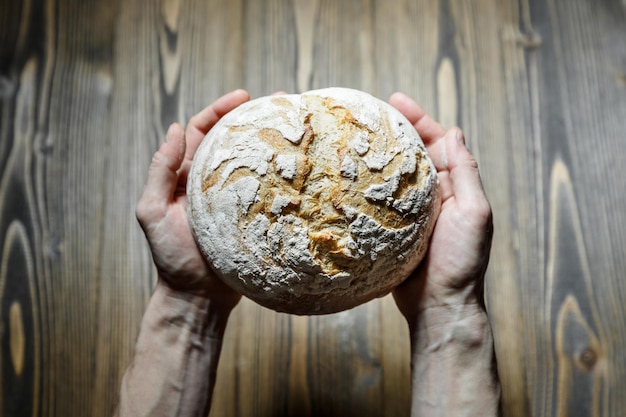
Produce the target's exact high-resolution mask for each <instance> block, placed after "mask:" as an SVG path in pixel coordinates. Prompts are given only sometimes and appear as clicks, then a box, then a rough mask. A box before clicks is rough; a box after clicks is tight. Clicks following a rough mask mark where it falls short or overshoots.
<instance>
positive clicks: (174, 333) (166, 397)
mask: <svg viewBox="0 0 626 417" xmlns="http://www.w3.org/2000/svg"><path fill="white" fill-rule="evenodd" d="M228 315H229V314H228V312H225V311H223V310H220V309H216V308H214V306H212V305H211V302H210V301H209V300H208V299H207V298H205V297H198V296H195V295H190V294H186V293H180V292H176V291H173V290H171V289H170V288H169V287H168V286H166V285H164V284H163V283H162V282H161V281H159V283H158V284H157V286H156V288H155V291H154V293H153V295H152V298H151V299H150V303H149V304H148V308H147V310H146V313H145V315H144V317H143V320H142V323H141V330H140V333H139V338H138V340H137V344H136V347H135V356H134V359H133V362H132V363H131V365H130V366H129V367H128V369H127V370H126V374H125V375H124V379H123V381H122V386H121V391H120V404H119V408H118V411H117V414H116V415H117V416H119V417H126V416H133V417H139V416H168V417H172V416H181V417H182V416H206V415H207V414H208V411H209V407H210V404H211V394H212V392H213V386H214V385H215V375H216V372H217V364H218V359H219V355H220V351H221V347H222V338H223V335H224V330H225V328H226V322H227V320H228Z"/></svg>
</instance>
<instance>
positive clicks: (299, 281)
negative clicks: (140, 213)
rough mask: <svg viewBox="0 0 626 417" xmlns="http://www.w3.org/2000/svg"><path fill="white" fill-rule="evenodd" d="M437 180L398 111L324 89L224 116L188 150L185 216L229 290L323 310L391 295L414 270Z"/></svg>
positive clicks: (295, 308) (432, 215)
mask: <svg viewBox="0 0 626 417" xmlns="http://www.w3.org/2000/svg"><path fill="white" fill-rule="evenodd" d="M437 185H438V180H437V172H436V170H435V167H434V166H433V164H432V162H431V160H430V159H429V157H428V156H427V154H426V149H425V147H424V144H423V143H422V140H421V139H420V137H419V135H418V134H417V132H416V131H415V129H414V128H413V126H412V125H411V123H410V122H409V121H408V120H407V119H406V118H405V117H404V116H403V115H402V114H401V113H400V112H398V111H397V110H396V109H395V108H393V107H392V106H390V105H389V104H387V103H385V102H384V101H381V100H378V99H376V98H374V97H372V96H371V95H369V94H367V93H364V92H361V91H357V90H351V89H345V88H328V89H323V90H315V91H309V92H307V93H303V94H292V95H283V96H271V97H262V98H259V99H256V100H252V101H249V102H247V103H245V104H243V105H241V106H239V107H237V108H236V109H234V110H233V111H231V112H230V113H228V114H226V115H225V116H224V117H223V118H222V119H221V120H220V121H219V122H218V123H217V124H216V125H215V126H214V127H213V128H212V129H211V131H210V132H209V133H208V135H207V136H206V137H205V138H204V140H203V142H202V143H201V145H200V147H199V148H198V151H197V152H196V155H195V158H194V161H193V164H192V168H191V171H190V173H189V179H188V183H187V196H188V211H189V212H188V214H189V221H190V225H191V229H192V231H193V233H194V236H195V238H196V242H197V244H198V247H199V248H200V250H201V251H202V253H203V254H204V256H205V257H206V259H207V261H208V262H209V264H210V265H211V267H212V269H213V270H214V271H215V272H216V273H217V274H218V275H219V276H220V277H221V278H222V279H223V280H224V282H226V283H227V284H228V285H229V286H231V287H232V288H234V289H235V290H237V291H239V292H241V293H242V294H244V295H245V296H247V297H249V298H251V299H252V300H254V301H256V302H258V303H259V304H261V305H263V306H266V307H269V308H272V309H274V310H277V311H282V312H287V313H292V314H325V313H333V312H338V311H341V310H345V309H349V308H352V307H354V306H357V305H359V304H361V303H364V302H366V301H369V300H371V299H373V298H375V297H379V296H382V295H385V294H387V293H389V292H390V291H391V290H392V289H393V288H394V287H395V286H397V285H398V284H400V283H401V282H402V281H403V280H404V279H406V278H407V276H408V275H409V274H410V273H411V272H412V271H413V270H414V269H415V268H416V267H417V265H418V264H419V262H420V261H421V260H422V258H423V257H424V254H425V252H426V249H427V246H428V241H429V238H430V234H431V232H432V229H433V227H434V223H435V220H436V217H437V215H438V213H439V208H440V199H439V194H438V192H437Z"/></svg>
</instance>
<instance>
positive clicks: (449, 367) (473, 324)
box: [410, 305, 500, 417]
mask: <svg viewBox="0 0 626 417" xmlns="http://www.w3.org/2000/svg"><path fill="white" fill-rule="evenodd" d="M410 327H411V333H412V341H411V353H412V358H411V365H412V387H413V388H412V389H413V392H412V408H411V415H412V416H429V417H438V416H445V417H451V416H454V417H461V416H467V417H470V416H471V417H474V416H476V417H478V416H480V417H491V416H497V415H498V407H499V399H500V385H499V382H498V378H497V373H496V369H495V357H494V350H493V338H492V334H491V328H490V326H489V322H488V320H487V315H486V313H485V312H484V311H483V310H482V308H481V307H479V306H477V305H471V306H461V307H459V308H456V309H452V308H450V307H445V308H431V309H428V310H425V311H423V312H422V313H421V314H420V317H419V319H418V320H416V322H415V323H413V325H411V326H410Z"/></svg>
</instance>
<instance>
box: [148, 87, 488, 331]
mask: <svg viewBox="0 0 626 417" xmlns="http://www.w3.org/2000/svg"><path fill="white" fill-rule="evenodd" d="M249 99H250V96H249V95H248V93H247V92H245V91H243V90H236V91H233V92H231V93H229V94H226V95H225V96H223V97H221V98H219V99H218V100H217V101H215V102H214V103H213V104H211V105H210V106H208V107H207V108H205V109H204V110H202V111H201V112H200V113H198V114H197V115H195V116H194V117H192V118H191V120H190V121H189V123H188V124H187V127H186V129H183V127H182V126H181V125H179V124H176V123H175V124H172V125H171V126H170V128H169V130H168V132H167V141H166V142H165V143H164V144H163V145H162V146H161V147H160V148H159V150H158V151H157V153H156V154H155V155H154V157H153V159H152V163H151V164H150V171H149V174H148V180H147V183H146V187H145V190H144V193H143V196H142V197H141V199H140V200H139V203H138V205H137V210H136V214H137V219H138V220H139V223H140V224H141V227H142V229H143V230H144V232H145V234H146V237H147V239H148V242H149V244H150V249H151V250H152V255H153V258H154V262H155V264H156V267H157V270H158V274H159V280H160V283H162V284H164V285H167V286H168V287H169V288H171V289H172V290H174V291H179V292H182V293H186V294H193V295H197V296H201V297H207V298H209V299H210V300H211V302H212V304H213V305H215V306H217V307H218V308H221V309H224V310H226V311H230V310H231V309H232V308H233V307H234V306H235V305H236V304H237V302H238V301H239V299H240V298H241V295H240V294H238V293H236V292H235V291H234V290H232V289H230V288H229V287H228V286H226V284H224V283H223V282H222V281H221V280H220V279H219V278H218V277H217V276H216V275H215V274H214V273H213V272H212V270H211V269H210V267H209V266H208V265H207V263H206V262H205V261H204V258H203V257H202V255H201V253H200V252H199V250H198V248H197V246H196V243H195V241H194V239H193V236H192V233H191V230H190V228H189V224H188V222H187V202H186V195H185V187H186V183H187V176H188V174H189V169H190V167H191V161H192V159H193V156H194V154H195V152H196V150H197V148H198V146H199V145H200V142H201V141H202V139H203V138H204V136H205V135H206V134H207V133H208V131H209V130H210V129H211V128H212V127H213V126H214V125H215V123H217V121H218V120H219V119H220V118H221V117H222V116H224V115H225V114H226V113H228V112H229V111H231V110H233V109H234V108H236V107H237V106H239V105H241V104H243V103H244V102H246V101H248V100H249ZM389 103H390V104H391V105H392V106H394V107H396V108H397V109H398V110H399V111H400V112H402V113H403V114H404V115H405V116H406V118H407V119H408V120H409V121H410V122H411V123H412V124H413V126H414V127H415V129H416V130H417V132H418V133H419V135H420V136H421V137H422V140H423V141H424V143H425V145H426V147H427V149H428V153H429V155H430V157H431V159H432V160H433V162H434V164H435V166H436V168H437V172H438V174H439V181H440V193H441V197H442V207H441V213H440V214H439V218H438V220H437V223H436V225H435V229H434V231H433V235H432V237H431V242H430V247H429V250H428V253H427V255H426V258H425V259H424V261H422V263H421V264H420V266H419V267H418V268H417V269H416V271H415V272H414V273H413V275H412V276H411V277H410V278H409V279H407V280H406V281H405V282H404V283H403V284H402V285H400V286H399V287H398V288H396V289H395V290H394V292H393V295H394V298H395V300H396V303H397V305H398V308H399V309H400V311H401V313H402V314H403V315H404V316H405V317H406V318H407V320H408V321H409V324H412V323H414V322H415V320H417V319H418V316H419V315H420V312H421V311H423V310H425V309H430V308H440V307H444V308H445V307H458V306H461V305H473V304H479V305H482V287H483V285H482V284H483V279H484V273H485V269H486V267H487V263H488V260H489V252H490V247H491V236H492V222H491V209H490V207H489V203H488V202H487V199H486V197H485V193H484V191H483V188H482V183H481V180H480V177H479V174H478V166H477V164H476V160H475V159H474V158H473V157H472V155H471V154H470V153H469V152H468V150H467V148H466V147H465V140H464V138H463V134H462V133H461V131H460V130H459V129H458V128H453V129H450V130H448V131H446V130H445V129H444V128H443V127H442V126H441V125H439V124H438V123H437V122H436V121H434V120H433V119H432V118H431V117H430V116H428V115H427V114H426V113H425V112H424V110H423V109H421V108H420V107H419V106H418V105H417V103H415V102H414V101H413V100H412V99H410V98H409V97H407V96H406V95H404V94H402V93H395V94H394V95H392V96H391V97H390V99H389Z"/></svg>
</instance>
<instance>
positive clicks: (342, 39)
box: [0, 0, 626, 417]
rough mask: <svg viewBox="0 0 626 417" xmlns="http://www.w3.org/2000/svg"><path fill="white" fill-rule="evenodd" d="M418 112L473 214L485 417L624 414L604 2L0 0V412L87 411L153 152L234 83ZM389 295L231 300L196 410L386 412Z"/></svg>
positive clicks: (622, 193)
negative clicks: (485, 365) (495, 416)
mask: <svg viewBox="0 0 626 417" xmlns="http://www.w3.org/2000/svg"><path fill="white" fill-rule="evenodd" d="M335 85H336V86H346V87H354V88H359V89H363V90H366V91H368V92H370V93H372V94H374V95H376V96H378V97H381V98H386V97H388V96H389V95H390V94H391V93H392V92H394V91H396V90H400V91H404V92H406V93H407V94H409V95H411V96H413V97H414V98H415V99H416V100H418V101H419V102H420V103H421V104H422V105H423V106H424V107H425V108H426V109H427V111H428V112H430V113H432V114H433V116H434V117H435V118H437V119H438V120H440V121H441V122H442V123H443V124H444V125H445V126H447V127H451V126H453V125H460V126H461V127H462V128H463V130H464V131H465V133H466V136H467V138H468V142H469V146H470V148H471V150H472V152H473V153H474V154H475V155H476V157H477V159H478V161H479V164H480V168H481V172H482V176H483V180H484V183H485V188H486V191H487V194H488V196H489V198H490V201H491V203H492V206H493V210H494V221H495V228H496V234H495V240H494V245H493V251H492V260H491V264H490V267H489V271H488V281H487V302H488V306H489V311H490V318H491V322H492V327H493V330H494V335H495V344H496V352H497V358H498V369H499V374H500V378H501V381H502V386H503V409H504V414H505V415H506V416H515V417H525V416H533V417H540V416H558V417H565V416H594V417H595V416H598V417H600V416H601V417H606V416H614V417H622V416H625V415H626V395H625V393H626V343H625V342H626V209H625V206H626V175H624V173H623V170H624V167H626V3H624V2H623V1H620V0H599V1H594V0H480V1H478V0H476V1H470V0H439V1H430V0H420V1H411V0H398V1H389V0H345V1H337V0H292V1H289V0H263V1H255V0H233V1H228V2H226V1H217V0H161V1H152V0H141V1H140V0H133V1H131V0H129V1H121V0H120V1H115V0H111V1H108V0H57V1H53V0H21V1H19V0H18V1H13V0H0V343H1V355H0V415H2V416H7V417H10V416H20V417H21V416H63V417H65V416H108V415H110V414H111V413H112V410H113V408H114V407H115V403H116V399H117V391H118V385H119V382H120V378H121V376H122V373H123V371H124V369H125V367H126V366H127V364H128V362H129V359H130V357H131V354H132V349H133V345H134V342H135V338H136V336H137V332H138V326H139V322H140V319H141V316H142V313H143V310H144V308H145V306H146V303H147V300H148V298H149V295H150V290H151V287H152V285H153V282H154V279H155V274H154V269H153V266H152V263H151V258H150V253H149V251H148V249H147V245H146V243H145V241H144V238H143V235H142V233H141V231H140V229H139V227H138V226H137V224H136V222H135V219H134V205H135V202H136V200H137V198H138V196H139V194H140V192H141V189H142V186H143V183H144V181H145V178H146V174H147V166H148V164H149V161H150V158H151V156H152V153H153V152H154V151H155V150H156V148H157V146H158V144H159V143H160V141H162V140H163V137H164V132H165V130H166V129H167V126H168V125H169V124H170V123H171V122H173V121H181V122H185V121H186V120H187V119H189V117H191V116H192V115H193V114H194V113H196V112H197V111H199V110H200V109H201V108H202V107H203V106H205V105H207V104H208V103H210V102H211V101H212V100H214V99H215V98H217V97H218V96H220V95H221V94H223V93H225V92H227V91H229V90H232V89H235V88H239V87H243V88H246V89H247V90H248V91H250V93H251V94H252V96H254V97H257V96H260V95H266V94H269V93H271V92H273V91H276V90H286V91H290V92H301V91H305V90H308V89H312V88H319V87H326V86H335ZM409 406H410V392H409V343H408V331H407V328H406V325H405V323H404V321H403V319H402V318H401V316H400V314H399V313H398V312H397V310H396V307H395V305H394V303H393V300H392V299H391V298H390V297H386V298H383V299H379V300H376V301H374V302H371V303H368V304H366V305H363V306H361V307H358V308H356V309H354V310H351V311H347V312H343V313H339V314H336V315H329V316H322V317H310V318H308V317H296V316H289V315H284V314H278V313H274V312H272V311H269V310H266V309H263V308H261V307H258V306H257V305H255V304H254V303H252V302H249V301H247V300H244V301H243V302H242V303H241V304H240V305H239V306H238V307H237V309H236V310H235V313H234V315H233V317H232V319H231V322H230V324H229V327H228V330H227V334H226V341H225V344H224V351H223V355H222V360H221V362H220V368H219V374H218V384H217V387H216V390H215V395H214V404H213V410H212V412H211V415H212V416H272V417H275V416H406V415H408V411H409Z"/></svg>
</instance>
